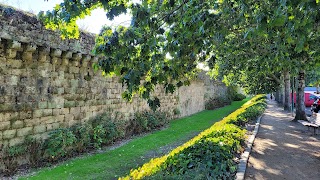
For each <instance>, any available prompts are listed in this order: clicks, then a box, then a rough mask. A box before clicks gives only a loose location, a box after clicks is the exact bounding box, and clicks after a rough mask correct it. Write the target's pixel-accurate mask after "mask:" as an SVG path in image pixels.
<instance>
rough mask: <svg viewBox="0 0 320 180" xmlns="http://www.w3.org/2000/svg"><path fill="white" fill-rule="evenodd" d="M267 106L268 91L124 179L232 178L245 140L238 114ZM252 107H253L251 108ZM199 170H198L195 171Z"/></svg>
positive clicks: (133, 171) (245, 115)
mask: <svg viewBox="0 0 320 180" xmlns="http://www.w3.org/2000/svg"><path fill="white" fill-rule="evenodd" d="M262 105H263V107H265V95H258V96H256V97H254V98H252V99H251V100H250V101H248V102H247V103H246V104H244V105H243V106H242V107H241V108H239V109H238V110H236V111H235V112H233V113H231V114H230V115H229V116H227V117H225V118H224V119H223V120H222V121H220V122H218V123H215V124H214V125H213V126H211V127H210V128H209V129H207V130H205V131H203V132H201V133H200V134H199V135H198V136H196V137H194V138H193V139H191V140H189V141H188V142H186V143H185V144H183V145H181V146H179V147H177V148H175V149H174V150H172V151H171V152H170V153H169V154H167V155H164V156H162V157H159V158H155V159H152V160H150V161H149V162H148V163H145V164H144V165H143V166H141V167H139V168H137V169H134V170H131V171H130V174H129V175H128V176H126V177H122V178H120V179H143V178H145V177H148V176H150V177H149V178H150V179H156V178H159V179H170V178H171V177H175V178H176V179H186V178H192V179H197V178H203V177H206V179H232V178H234V175H235V174H234V173H235V172H236V164H235V162H233V159H234V157H235V154H237V153H240V152H241V150H242V147H241V145H243V143H244V140H245V132H246V131H245V130H244V129H242V128H241V127H238V126H236V125H234V119H237V118H238V117H240V116H241V117H244V118H253V116H255V117H256V115H257V114H258V113H260V114H261V113H263V111H262V109H259V108H257V109H258V111H257V112H253V111H254V110H256V108H255V106H261V107H262ZM249 108H253V109H251V110H250V112H247V110H248V109H249ZM195 172H197V173H198V174H194V173H195Z"/></svg>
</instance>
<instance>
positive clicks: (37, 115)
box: [33, 109, 43, 118]
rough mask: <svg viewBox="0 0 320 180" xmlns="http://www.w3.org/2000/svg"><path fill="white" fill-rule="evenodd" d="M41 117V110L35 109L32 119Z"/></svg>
mask: <svg viewBox="0 0 320 180" xmlns="http://www.w3.org/2000/svg"><path fill="white" fill-rule="evenodd" d="M42 116H43V110H42V109H35V110H34V111H33V118H39V117H42Z"/></svg>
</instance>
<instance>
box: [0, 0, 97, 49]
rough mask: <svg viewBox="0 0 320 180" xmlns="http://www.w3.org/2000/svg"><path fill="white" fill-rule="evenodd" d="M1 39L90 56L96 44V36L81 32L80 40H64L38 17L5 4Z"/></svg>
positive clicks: (0, 15)
mask: <svg viewBox="0 0 320 180" xmlns="http://www.w3.org/2000/svg"><path fill="white" fill-rule="evenodd" d="M0 39H7V40H12V41H18V42H22V43H28V44H33V45H36V46H44V47H50V48H53V49H60V50H62V51H71V52H74V53H81V54H88V55H89V54H90V55H92V52H91V51H92V48H93V47H94V44H95V34H92V33H84V32H80V37H79V39H66V40H62V39H61V38H60V34H59V32H57V31H52V30H49V29H46V28H45V26H44V25H43V23H42V22H40V21H39V20H38V19H37V17H36V15H34V14H31V13H28V12H24V11H22V10H17V9H15V8H13V7H10V6H6V5H3V4H0Z"/></svg>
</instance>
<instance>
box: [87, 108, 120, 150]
mask: <svg viewBox="0 0 320 180" xmlns="http://www.w3.org/2000/svg"><path fill="white" fill-rule="evenodd" d="M92 128H93V134H92V140H93V145H94V147H95V148H100V147H101V146H102V145H106V144H110V143H111V142H113V141H114V140H116V139H117V138H119V136H120V132H118V129H117V126H116V124H115V123H114V122H113V120H112V119H111V117H110V116H109V115H108V114H106V113H104V114H102V115H99V116H97V117H96V118H94V119H93V120H92Z"/></svg>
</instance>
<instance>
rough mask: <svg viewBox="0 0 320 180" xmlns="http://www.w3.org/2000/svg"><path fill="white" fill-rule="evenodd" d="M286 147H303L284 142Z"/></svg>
mask: <svg viewBox="0 0 320 180" xmlns="http://www.w3.org/2000/svg"><path fill="white" fill-rule="evenodd" d="M283 145H284V146H286V147H291V148H301V146H298V145H295V144H290V143H284V144H283Z"/></svg>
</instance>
